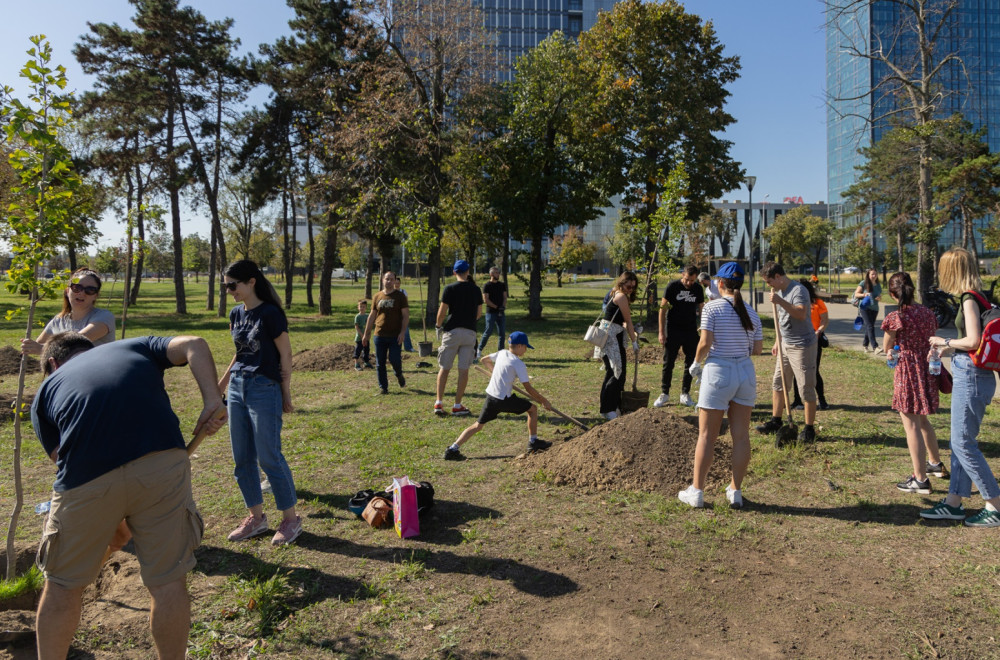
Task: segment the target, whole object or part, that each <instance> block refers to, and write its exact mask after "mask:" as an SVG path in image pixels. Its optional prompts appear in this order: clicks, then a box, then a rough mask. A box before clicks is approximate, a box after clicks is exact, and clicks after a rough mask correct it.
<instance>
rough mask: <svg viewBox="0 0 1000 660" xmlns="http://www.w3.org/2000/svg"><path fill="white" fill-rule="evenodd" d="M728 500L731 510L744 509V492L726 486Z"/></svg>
mask: <svg viewBox="0 0 1000 660" xmlns="http://www.w3.org/2000/svg"><path fill="white" fill-rule="evenodd" d="M726 499H727V500H729V508H730V509H742V508H743V491H742V490H736V489H735V488H733V487H732V486H731V485H730V486H726Z"/></svg>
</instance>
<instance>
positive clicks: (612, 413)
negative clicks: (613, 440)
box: [604, 411, 618, 421]
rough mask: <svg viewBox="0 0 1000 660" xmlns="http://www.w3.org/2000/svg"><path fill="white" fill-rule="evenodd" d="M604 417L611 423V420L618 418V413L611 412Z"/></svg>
mask: <svg viewBox="0 0 1000 660" xmlns="http://www.w3.org/2000/svg"><path fill="white" fill-rule="evenodd" d="M604 416H605V417H607V418H608V420H609V421H610V420H612V419H615V418H617V417H618V413H617V412H615V411H611V412H609V413H604Z"/></svg>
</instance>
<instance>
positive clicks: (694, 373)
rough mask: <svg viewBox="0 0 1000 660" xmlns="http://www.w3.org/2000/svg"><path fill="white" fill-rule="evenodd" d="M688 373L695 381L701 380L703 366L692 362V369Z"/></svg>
mask: <svg viewBox="0 0 1000 660" xmlns="http://www.w3.org/2000/svg"><path fill="white" fill-rule="evenodd" d="M688 373H689V374H691V377H692V378H694V379H695V380H701V364H699V363H697V362H692V363H691V368H690V369H688Z"/></svg>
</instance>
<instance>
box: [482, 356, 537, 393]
mask: <svg viewBox="0 0 1000 660" xmlns="http://www.w3.org/2000/svg"><path fill="white" fill-rule="evenodd" d="M487 357H489V359H490V361H492V362H493V375H492V376H490V384H489V385H487V386H486V393H487V394H489V395H490V396H492V397H495V398H497V399H506V398H507V397H509V396H510V394H511V392H513V391H514V379H515V378H517V380H519V381H521V382H522V383H527V382H528V368H527V367H526V366H524V362H522V361H521V358H519V357H517V356H516V355H514V354H513V353H511V352H510V351H509V350H507V349H506V348H505V349H504V350H502V351H497V352H496V353H493V354H492V355H489V356H487Z"/></svg>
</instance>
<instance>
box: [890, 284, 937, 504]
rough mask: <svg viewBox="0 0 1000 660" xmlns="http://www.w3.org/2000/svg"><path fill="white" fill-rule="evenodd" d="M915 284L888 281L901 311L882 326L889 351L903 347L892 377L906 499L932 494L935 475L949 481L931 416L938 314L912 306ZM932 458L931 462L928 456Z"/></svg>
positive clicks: (934, 399)
mask: <svg viewBox="0 0 1000 660" xmlns="http://www.w3.org/2000/svg"><path fill="white" fill-rule="evenodd" d="M913 293H914V287H913V280H911V279H910V276H909V274H907V273H895V274H894V275H893V276H892V277H890V278H889V295H890V296H891V297H892V299H893V300H895V301H896V303H897V304H898V305H899V309H898V310H896V311H895V312H892V313H890V314H887V315H886V317H885V320H884V321H882V330H884V331H885V338H884V340H883V341H882V346H883V347H884V348H885V349H886V351H888V350H890V349H891V348H892V347H893V346H895V345H897V344H898V345H899V359H898V360H897V362H896V368H895V369H894V370H893V374H892V382H893V388H892V409H893V410H895V411H897V412H898V413H899V417H900V418H901V419H902V421H903V430H904V431H905V432H906V446H907V448H909V450H910V461H911V463H912V464H913V471H912V472H911V473H910V476H909V477H908V478H907V479H906V480H905V481H903V482H901V483H898V484H896V488H898V489H899V490H901V491H903V492H906V493H921V494H924V495H926V494H929V493H930V492H931V481H930V478H929V477H928V476H927V475H928V474H930V473H934V474H935V475H937V476H945V475H946V474H947V471H946V470H945V467H944V464H943V463H942V462H941V453H940V451H939V450H938V441H937V435H935V433H934V427H933V426H931V423H930V420H928V419H927V416H928V415H930V414H933V413H935V412H937V409H938V376H935V375H931V374H930V373H929V372H928V370H927V353H928V351H929V350H930V346H931V345H930V338H931V337H932V336H934V333H935V332H936V331H937V319H936V318H935V316H934V312H932V311H931V310H929V309H927V308H926V307H924V306H923V305H918V304H917V303H915V302H913ZM928 454H930V462H927V455H928Z"/></svg>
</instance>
